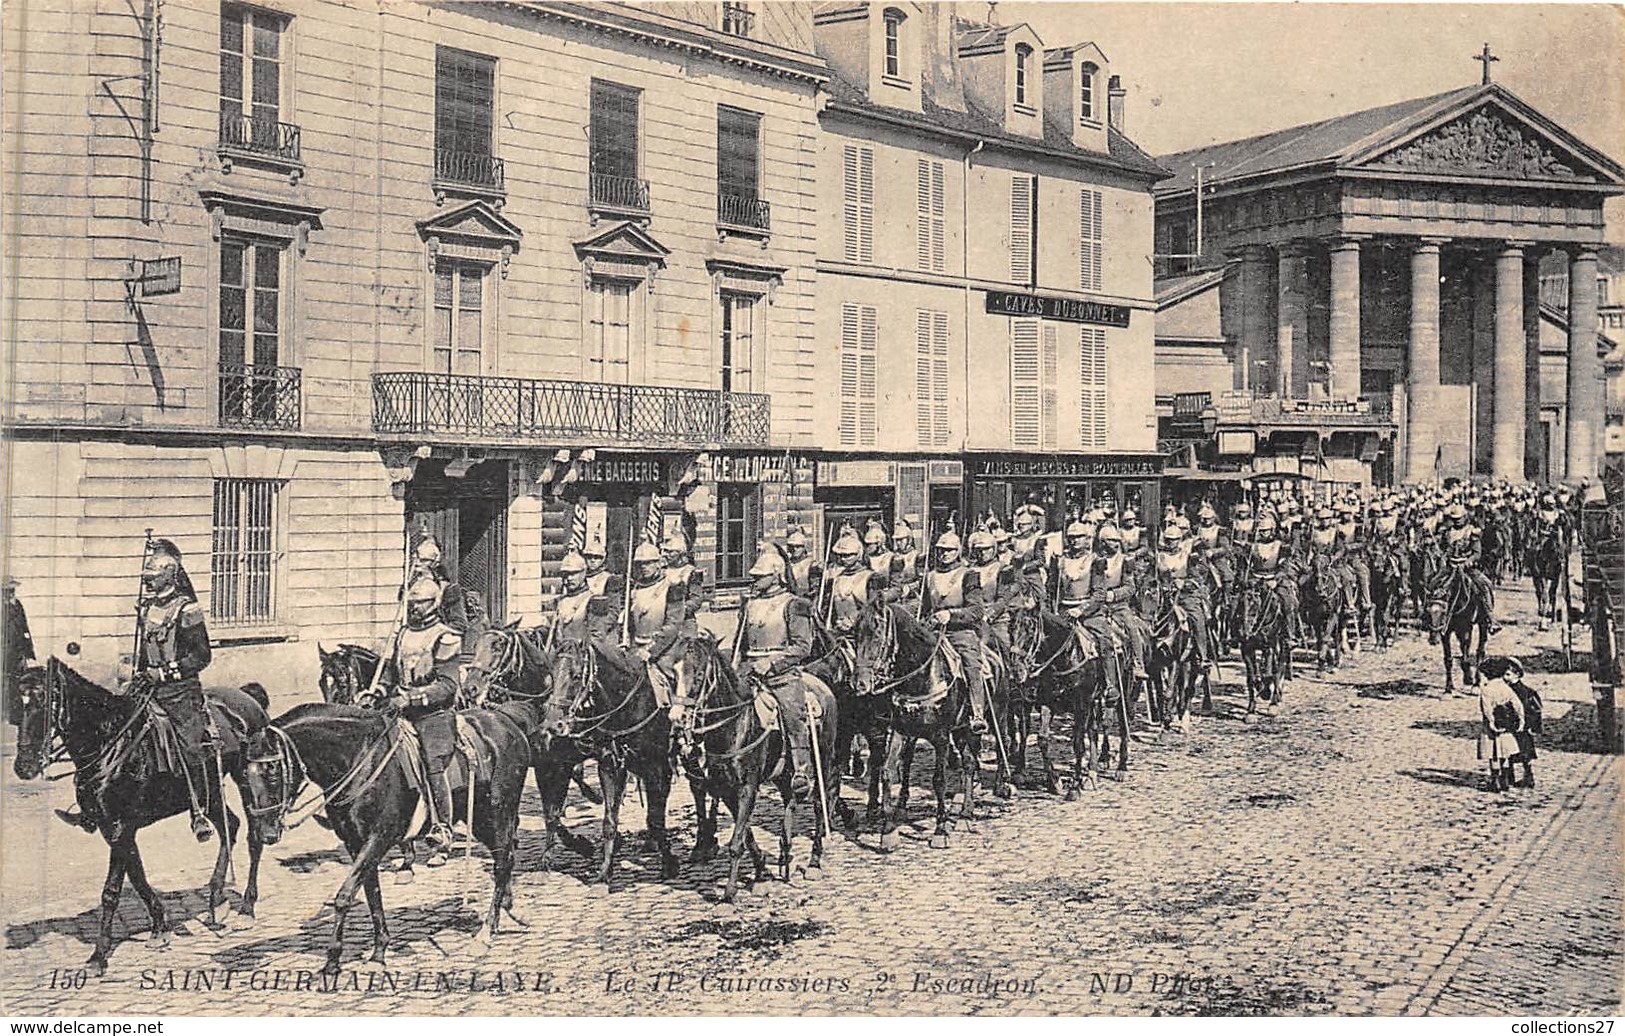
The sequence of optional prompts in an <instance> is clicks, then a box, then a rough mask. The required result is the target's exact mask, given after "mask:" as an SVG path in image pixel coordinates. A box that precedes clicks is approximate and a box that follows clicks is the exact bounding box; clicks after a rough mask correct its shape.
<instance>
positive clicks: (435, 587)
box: [406, 576, 440, 606]
mask: <svg viewBox="0 0 1625 1036" xmlns="http://www.w3.org/2000/svg"><path fill="white" fill-rule="evenodd" d="M406 601H407V603H408V604H427V605H431V606H437V605H439V604H440V584H439V583H437V582H435V581H434V580H433V579H430V578H429V577H428V576H420V577H418V578H417V579H414V580H413V581H412V585H411V586H409V587H407V588H406Z"/></svg>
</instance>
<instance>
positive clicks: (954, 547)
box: [936, 532, 961, 552]
mask: <svg viewBox="0 0 1625 1036" xmlns="http://www.w3.org/2000/svg"><path fill="white" fill-rule="evenodd" d="M936 549H937V550H951V551H956V552H957V551H958V550H960V549H961V548H960V542H959V533H957V532H945V533H943V534H942V535H941V536H938V537H937V543H936Z"/></svg>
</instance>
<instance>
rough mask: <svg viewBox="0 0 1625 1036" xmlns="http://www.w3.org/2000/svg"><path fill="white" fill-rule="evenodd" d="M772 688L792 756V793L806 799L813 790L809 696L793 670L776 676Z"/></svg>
mask: <svg viewBox="0 0 1625 1036" xmlns="http://www.w3.org/2000/svg"><path fill="white" fill-rule="evenodd" d="M770 689H771V690H772V692H773V699H774V701H775V702H776V703H777V705H778V714H779V736H780V737H781V738H782V740H783V742H784V746H785V750H786V751H787V752H788V754H789V756H790V764H791V768H792V769H791V774H790V793H791V794H792V795H794V796H795V797H796V798H797V799H803V798H806V796H807V794H808V793H809V792H810V791H812V778H811V774H812V768H811V766H810V765H809V758H810V756H811V754H812V744H811V742H810V741H809V740H808V729H807V727H808V722H807V700H806V697H805V695H804V693H803V690H802V683H801V680H800V679H799V678H796V677H795V676H794V675H793V674H792V675H790V676H789V677H788V678H785V677H780V678H778V679H777V680H775V681H774V682H773V683H772V684H771V685H770Z"/></svg>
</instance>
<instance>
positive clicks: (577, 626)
mask: <svg viewBox="0 0 1625 1036" xmlns="http://www.w3.org/2000/svg"><path fill="white" fill-rule="evenodd" d="M592 596H593V595H592V588H591V587H585V588H583V589H580V590H577V591H576V592H575V593H572V594H566V595H565V596H563V597H560V598H559V612H558V618H557V619H556V620H555V621H556V622H557V623H558V625H559V634H558V635H559V636H560V637H569V638H576V637H579V636H581V634H583V633H585V632H586V630H587V602H589V601H591V600H592Z"/></svg>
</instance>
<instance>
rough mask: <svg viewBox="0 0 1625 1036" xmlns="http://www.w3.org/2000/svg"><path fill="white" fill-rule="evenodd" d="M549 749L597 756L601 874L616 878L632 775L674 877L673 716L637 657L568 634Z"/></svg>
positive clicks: (552, 703)
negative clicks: (670, 811) (669, 813)
mask: <svg viewBox="0 0 1625 1036" xmlns="http://www.w3.org/2000/svg"><path fill="white" fill-rule="evenodd" d="M542 732H543V741H542V744H543V746H544V751H552V750H553V747H554V742H557V741H561V740H562V741H564V742H566V745H565V746H564V750H566V751H569V750H573V751H576V752H579V753H581V754H582V755H583V756H586V757H591V758H593V759H595V760H597V762H598V783H599V786H600V787H601V788H602V789H603V797H604V816H603V823H602V832H603V846H602V849H601V853H600V858H599V866H598V875H597V880H598V881H599V882H601V883H603V884H604V885H606V886H607V885H609V884H610V879H611V878H612V877H613V876H614V873H615V854H616V850H617V849H618V848H619V845H620V815H621V794H622V792H623V791H625V789H626V775H627V773H628V772H631V773H634V774H636V775H637V776H638V778H639V779H640V780H642V782H643V790H644V795H645V798H646V805H647V810H646V813H645V816H646V819H647V832H648V838H649V840H650V842H651V843H652V844H653V845H654V848H655V850H656V851H657V852H658V853H659V854H660V875H661V877H662V878H667V879H669V878H675V877H676V876H677V871H678V866H677V857H676V856H675V855H673V853H672V849H671V836H670V834H669V833H668V832H667V830H666V800H667V798H669V797H670V795H671V782H672V750H671V749H672V731H671V717H670V714H669V713H668V711H667V709H666V707H665V706H662V705H661V704H660V703H659V701H658V700H657V699H656V697H655V691H654V686H653V685H652V684H651V683H650V682H649V674H648V672H647V671H646V670H645V669H644V667H643V665H642V663H641V662H639V661H638V660H637V658H636V656H627V655H622V654H620V653H618V652H617V653H616V654H613V655H611V654H609V653H607V652H606V651H605V650H604V647H603V646H602V645H600V644H599V643H597V642H596V641H593V640H566V641H564V642H563V643H562V644H560V645H558V648H557V649H556V651H555V654H554V658H553V692H552V693H551V694H550V695H548V696H547V697H546V698H545V699H544V700H543V701H542Z"/></svg>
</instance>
